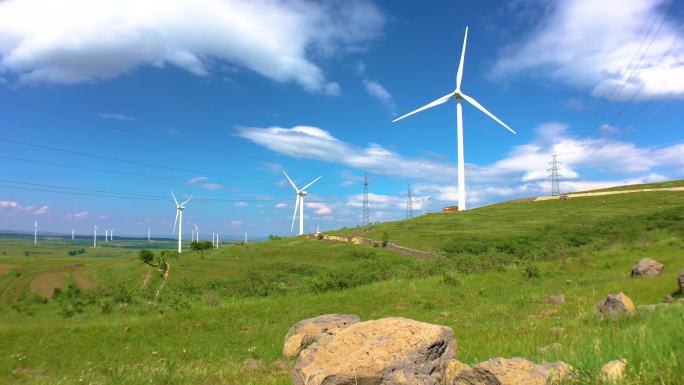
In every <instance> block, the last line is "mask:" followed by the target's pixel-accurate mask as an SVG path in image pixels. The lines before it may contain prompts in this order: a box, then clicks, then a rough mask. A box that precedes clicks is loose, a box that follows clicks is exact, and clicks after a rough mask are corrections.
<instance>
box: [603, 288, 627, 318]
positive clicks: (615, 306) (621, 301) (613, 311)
mask: <svg viewBox="0 0 684 385" xmlns="http://www.w3.org/2000/svg"><path fill="white" fill-rule="evenodd" d="M596 312H597V313H598V314H599V315H603V316H609V317H618V316H621V315H625V314H628V315H632V314H636V307H635V306H634V302H632V300H631V299H629V297H627V296H626V295H625V293H622V292H620V293H617V294H608V296H607V297H606V298H605V299H604V300H603V301H601V302H599V304H598V305H596Z"/></svg>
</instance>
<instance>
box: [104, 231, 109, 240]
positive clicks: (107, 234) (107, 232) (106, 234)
mask: <svg viewBox="0 0 684 385" xmlns="http://www.w3.org/2000/svg"><path fill="white" fill-rule="evenodd" d="M107 241H109V230H108V229H105V242H107Z"/></svg>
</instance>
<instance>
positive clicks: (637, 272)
mask: <svg viewBox="0 0 684 385" xmlns="http://www.w3.org/2000/svg"><path fill="white" fill-rule="evenodd" d="M664 267H665V265H663V264H662V263H660V262H658V261H656V260H654V259H651V258H641V260H639V262H637V264H636V265H634V267H633V268H632V274H631V275H632V277H646V276H654V275H660V274H661V273H662V272H663V268H664Z"/></svg>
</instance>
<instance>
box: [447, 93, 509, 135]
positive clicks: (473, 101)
mask: <svg viewBox="0 0 684 385" xmlns="http://www.w3.org/2000/svg"><path fill="white" fill-rule="evenodd" d="M461 97H462V98H463V99H465V100H466V101H467V102H468V103H470V104H472V105H473V106H474V107H475V108H477V109H478V110H480V111H482V112H484V113H485V114H487V115H488V116H489V117H490V118H492V119H494V120H496V121H497V123H499V124H500V125H502V126H504V127H506V129H507V130H508V131H510V132H512V133H514V134H515V133H516V132H515V131H513V129H512V128H510V127H508V126H507V125H506V123H504V122H502V121H501V119H499V118H497V117H496V116H494V114H492V113H491V112H489V111H487V109H486V108H484V107H482V104H480V103H478V102H477V100H475V99H473V98H472V97H470V96H468V95H466V94H461Z"/></svg>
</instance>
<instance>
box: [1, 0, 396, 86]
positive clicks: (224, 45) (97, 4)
mask: <svg viewBox="0 0 684 385" xmlns="http://www.w3.org/2000/svg"><path fill="white" fill-rule="evenodd" d="M383 25H384V17H383V15H382V14H381V13H380V11H379V9H378V8H377V7H376V6H375V5H373V4H372V3H371V2H369V1H365V0H354V1H347V2H345V3H344V6H341V5H339V4H337V3H335V2H318V1H308V0H292V1H279V0H260V1H245V0H195V1H192V2H188V1H184V0H146V1H136V0H119V1H106V2H102V1H90V0H63V1H59V2H45V1H42V0H7V1H3V2H0V36H2V41H0V56H1V60H0V71H1V70H3V69H4V70H6V72H8V73H11V74H13V75H14V76H17V77H18V80H19V81H20V82H49V83H62V84H71V83H80V82H92V81H98V80H102V79H109V78H112V77H115V76H117V75H120V74H123V73H127V72H130V71H133V70H135V69H136V68H139V67H143V66H152V67H164V66H166V65H174V66H177V67H180V68H183V69H185V70H186V71H188V72H190V73H192V74H194V75H197V76H207V75H209V74H210V73H211V72H216V71H219V70H220V68H221V67H224V66H225V64H226V63H229V64H230V68H234V67H242V68H247V69H249V70H251V71H254V72H256V73H259V74H261V75H263V76H265V77H267V78H269V79H272V80H274V81H277V82H295V83H297V84H299V85H301V86H302V87H303V88H304V89H306V90H307V91H310V92H322V93H327V94H333V95H334V94H338V93H339V92H340V90H339V85H338V84H337V83H335V82H332V81H330V80H328V79H326V76H325V74H324V71H323V69H321V68H320V67H319V65H317V64H316V63H314V61H313V59H314V58H317V59H321V58H324V57H329V56H331V55H335V54H340V53H344V52H350V51H358V50H362V49H364V48H365V46H366V45H367V44H368V42H369V41H370V40H371V39H373V38H374V37H376V36H378V35H379V33H380V32H381V30H382V28H383Z"/></svg>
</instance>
